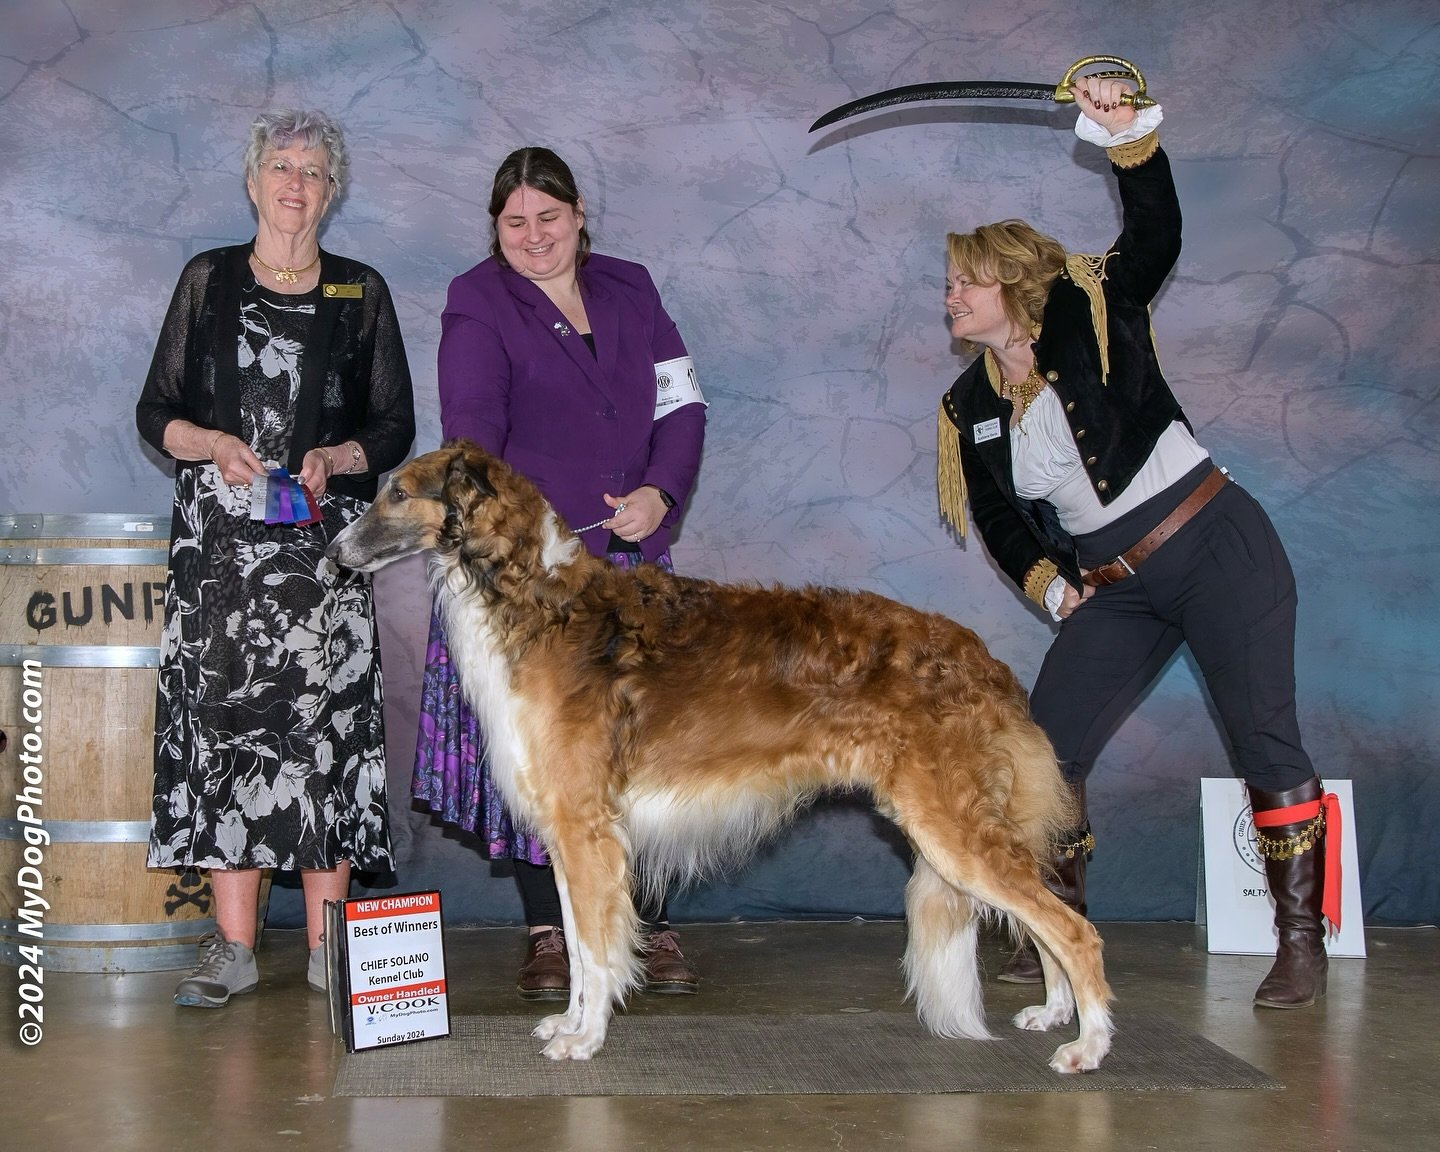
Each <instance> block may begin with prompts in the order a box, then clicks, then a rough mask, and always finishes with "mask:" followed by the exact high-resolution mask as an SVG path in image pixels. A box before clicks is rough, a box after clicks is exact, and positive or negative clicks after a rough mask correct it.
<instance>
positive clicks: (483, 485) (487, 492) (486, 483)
mask: <svg viewBox="0 0 1440 1152" xmlns="http://www.w3.org/2000/svg"><path fill="white" fill-rule="evenodd" d="M446 448H447V449H450V450H451V456H450V460H449V463H448V464H447V465H446V467H445V487H444V491H443V493H442V497H441V499H442V500H443V502H444V504H445V526H444V527H443V528H442V529H441V537H442V538H443V539H445V540H446V541H448V542H449V543H451V544H458V543H459V542H460V541H461V539H463V537H464V535H465V528H464V525H465V521H466V520H467V519H468V518H469V516H470V513H471V512H472V511H474V509H475V508H476V507H477V506H478V505H480V504H483V503H484V502H485V501H486V500H492V499H494V497H495V494H496V493H495V485H494V484H492V483H491V481H490V464H491V460H490V458H489V457H488V456H487V455H485V453H483V452H481V451H480V450H479V449H478V448H476V447H475V445H474V444H471V443H470V441H468V440H451V441H449V442H448V443H447V444H446Z"/></svg>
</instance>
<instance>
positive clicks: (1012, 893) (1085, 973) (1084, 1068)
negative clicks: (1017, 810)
mask: <svg viewBox="0 0 1440 1152" xmlns="http://www.w3.org/2000/svg"><path fill="white" fill-rule="evenodd" d="M986 898H987V900H988V902H989V903H991V904H992V905H993V906H994V907H996V908H998V909H1000V910H1001V911H1003V912H1005V913H1007V914H1008V915H1011V916H1013V917H1015V918H1016V919H1017V920H1019V921H1020V922H1021V923H1022V924H1024V926H1025V927H1026V929H1027V930H1028V931H1029V932H1030V934H1031V936H1032V937H1034V939H1035V942H1036V943H1037V944H1038V945H1039V948H1040V963H1041V967H1042V968H1043V969H1044V972H1045V1003H1044V1004H1039V1005H1035V1006H1034V1007H1031V1008H1026V1009H1025V1010H1023V1011H1021V1012H1019V1013H1017V1014H1016V1016H1015V1020H1014V1023H1015V1026H1016V1027H1017V1028H1025V1029H1029V1030H1031V1031H1046V1030H1048V1029H1050V1028H1055V1027H1058V1026H1059V1025H1061V1024H1064V1023H1066V1022H1067V1021H1069V1019H1070V1013H1071V1006H1072V994H1073V1005H1074V1006H1075V1007H1076V1008H1077V1009H1078V1011H1079V1016H1080V1037H1079V1039H1078V1040H1074V1041H1071V1042H1070V1043H1069V1044H1062V1045H1061V1046H1060V1047H1059V1048H1057V1049H1056V1050H1055V1052H1054V1055H1052V1056H1051V1058H1050V1067H1052V1068H1054V1069H1055V1071H1057V1072H1089V1071H1091V1070H1093V1069H1095V1068H1098V1067H1099V1066H1100V1061H1101V1060H1103V1059H1104V1058H1105V1054H1106V1053H1107V1052H1109V1051H1110V1036H1111V1033H1112V1032H1113V1027H1112V1025H1111V1022H1110V986H1109V985H1108V984H1107V983H1106V982H1105V969H1104V965H1103V963H1102V962H1101V958H1100V953H1101V944H1100V934H1099V933H1098V932H1096V931H1095V926H1094V925H1093V924H1091V923H1090V921H1088V920H1086V919H1085V917H1083V916H1081V915H1079V914H1078V913H1076V912H1075V911H1073V910H1072V909H1070V908H1068V907H1066V906H1065V904H1064V903H1062V902H1061V900H1060V899H1059V898H1058V897H1056V896H1055V895H1054V893H1052V892H1051V891H1050V890H1049V889H1047V888H1046V887H1045V885H1044V884H1042V883H1041V882H1040V877H1039V874H1038V873H1036V872H1027V873H1025V874H1024V875H1023V879H1022V880H1021V881H1020V883H1019V884H1018V885H1008V886H1006V887H1005V888H1004V889H999V890H996V891H995V892H993V893H987V895H986Z"/></svg>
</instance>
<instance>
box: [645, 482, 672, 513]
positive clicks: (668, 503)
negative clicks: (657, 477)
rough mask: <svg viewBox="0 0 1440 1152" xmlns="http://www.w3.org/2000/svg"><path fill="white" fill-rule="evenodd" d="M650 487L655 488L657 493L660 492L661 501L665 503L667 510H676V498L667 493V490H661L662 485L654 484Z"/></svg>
mask: <svg viewBox="0 0 1440 1152" xmlns="http://www.w3.org/2000/svg"><path fill="white" fill-rule="evenodd" d="M650 487H652V488H654V489H655V491H656V492H659V493H660V499H661V500H663V501H664V502H665V507H666V508H674V507H675V497H674V496H671V495H670V493H669V492H666V491H665V489H664V488H661V487H660V485H658V484H652V485H650Z"/></svg>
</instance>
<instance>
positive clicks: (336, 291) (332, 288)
mask: <svg viewBox="0 0 1440 1152" xmlns="http://www.w3.org/2000/svg"><path fill="white" fill-rule="evenodd" d="M320 291H321V292H323V293H324V294H325V295H326V296H329V297H330V298H331V299H335V298H339V299H341V300H363V299H364V298H365V285H363V284H326V285H325V286H324V287H323V288H321V289H320Z"/></svg>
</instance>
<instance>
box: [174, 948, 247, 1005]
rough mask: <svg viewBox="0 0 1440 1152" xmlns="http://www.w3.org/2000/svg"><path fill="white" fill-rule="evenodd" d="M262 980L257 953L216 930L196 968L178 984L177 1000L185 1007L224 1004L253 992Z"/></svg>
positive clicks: (177, 1002) (176, 989) (176, 988)
mask: <svg viewBox="0 0 1440 1152" xmlns="http://www.w3.org/2000/svg"><path fill="white" fill-rule="evenodd" d="M259 983H260V973H259V970H258V969H257V968H256V967H255V953H254V952H253V951H251V949H249V948H247V947H245V945H244V944H236V943H235V942H234V941H232V940H226V939H225V934H224V933H223V932H219V931H217V932H216V933H215V938H214V939H213V940H212V941H211V942H210V947H209V948H207V949H206V950H205V955H204V956H203V957H202V958H201V960H200V963H199V964H197V965H196V966H195V971H193V972H191V973H190V975H189V976H187V977H185V979H184V980H181V981H180V983H179V984H177V985H176V986H175V1003H176V1004H179V1005H180V1006H181V1007H184V1008H223V1007H224V1006H225V1003H226V1001H228V1000H229V999H230V997H231V996H238V995H240V994H241V993H242V992H253V991H255V986H256V985H257V984H259Z"/></svg>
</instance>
